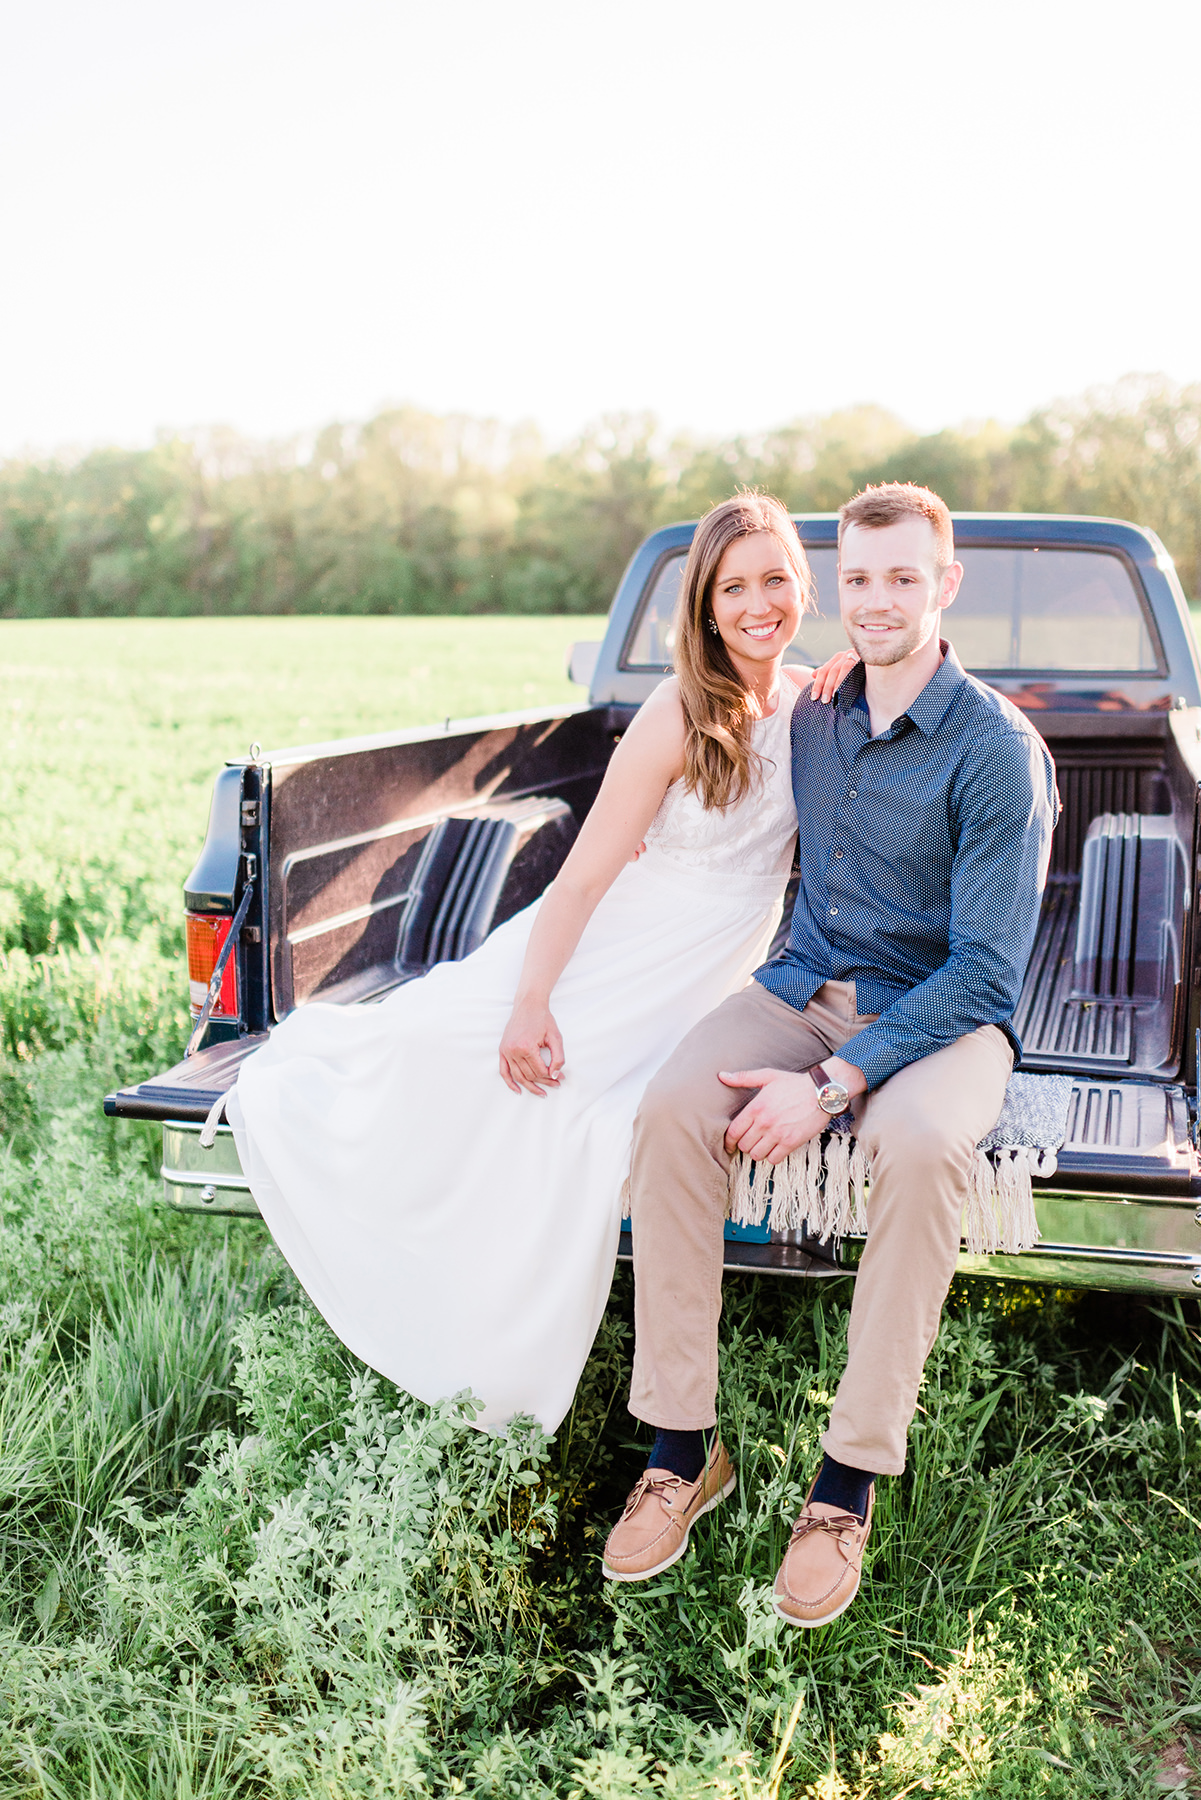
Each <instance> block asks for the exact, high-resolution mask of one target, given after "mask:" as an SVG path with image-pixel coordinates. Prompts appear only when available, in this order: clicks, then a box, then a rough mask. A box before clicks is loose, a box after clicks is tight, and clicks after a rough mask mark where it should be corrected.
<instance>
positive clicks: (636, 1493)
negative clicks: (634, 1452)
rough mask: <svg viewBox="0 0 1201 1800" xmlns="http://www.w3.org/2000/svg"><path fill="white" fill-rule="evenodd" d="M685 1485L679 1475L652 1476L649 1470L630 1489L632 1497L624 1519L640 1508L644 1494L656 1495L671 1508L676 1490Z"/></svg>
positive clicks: (627, 1504)
mask: <svg viewBox="0 0 1201 1800" xmlns="http://www.w3.org/2000/svg"><path fill="white" fill-rule="evenodd" d="M685 1485H686V1484H685V1483H684V1481H683V1480H681V1478H680V1476H678V1475H652V1474H651V1472H650V1470H649V1469H648V1470H647V1471H646V1473H645V1474H644V1475H640V1476H639V1477H638V1479H637V1481H636V1482H635V1483H634V1486H633V1487H632V1488H631V1489H630V1497H629V1499H628V1500H627V1501H626V1509H625V1511H624V1512H623V1513H622V1515H621V1516H622V1518H623V1519H628V1518H629V1517H630V1515H631V1513H633V1512H634V1511H635V1510H636V1509H637V1507H638V1506H639V1504H640V1502H641V1500H642V1497H643V1495H644V1494H654V1495H655V1497H656V1499H658V1500H662V1501H663V1503H664V1505H665V1506H670V1505H671V1502H672V1500H673V1499H674V1498H675V1494H676V1490H678V1489H679V1488H682V1487H684V1486H685Z"/></svg>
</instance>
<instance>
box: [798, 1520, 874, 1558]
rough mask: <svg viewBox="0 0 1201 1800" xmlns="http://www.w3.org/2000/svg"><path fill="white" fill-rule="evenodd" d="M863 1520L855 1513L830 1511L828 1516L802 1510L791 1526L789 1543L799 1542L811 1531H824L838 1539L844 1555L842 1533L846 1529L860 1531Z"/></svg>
mask: <svg viewBox="0 0 1201 1800" xmlns="http://www.w3.org/2000/svg"><path fill="white" fill-rule="evenodd" d="M862 1530H863V1520H862V1519H861V1518H860V1517H859V1516H858V1514H857V1513H849V1512H844V1513H831V1514H830V1515H829V1516H828V1517H826V1516H825V1515H822V1514H818V1513H811V1512H803V1513H802V1514H801V1516H800V1518H799V1519H798V1520H797V1522H796V1524H795V1525H794V1526H793V1528H792V1536H791V1538H790V1539H789V1544H790V1545H792V1544H799V1543H800V1541H801V1539H802V1538H803V1537H808V1535H809V1533H810V1532H811V1531H826V1532H828V1533H829V1534H830V1536H831V1537H833V1538H837V1539H838V1548H839V1549H840V1550H841V1551H842V1553H843V1555H844V1556H845V1555H846V1553H847V1552H846V1545H845V1544H844V1543H843V1541H842V1540H843V1535H844V1533H846V1532H848V1531H862Z"/></svg>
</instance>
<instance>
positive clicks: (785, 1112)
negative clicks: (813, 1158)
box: [718, 1056, 867, 1163]
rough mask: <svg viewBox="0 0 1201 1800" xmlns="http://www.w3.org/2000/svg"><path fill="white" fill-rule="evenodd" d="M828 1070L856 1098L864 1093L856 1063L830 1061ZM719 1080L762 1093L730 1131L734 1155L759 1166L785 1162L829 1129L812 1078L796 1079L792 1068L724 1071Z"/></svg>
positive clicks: (728, 1142) (732, 1123)
mask: <svg viewBox="0 0 1201 1800" xmlns="http://www.w3.org/2000/svg"><path fill="white" fill-rule="evenodd" d="M823 1067H824V1068H825V1069H826V1070H827V1072H828V1073H829V1075H830V1077H831V1079H832V1080H834V1081H840V1082H841V1083H842V1085H843V1086H844V1087H845V1088H846V1090H847V1092H848V1093H849V1094H850V1095H851V1096H852V1097H853V1096H854V1095H856V1094H862V1093H863V1092H864V1091H865V1089H866V1087H867V1083H866V1081H865V1080H864V1079H863V1074H862V1071H861V1070H859V1069H857V1068H856V1067H855V1065H854V1063H847V1062H843V1060H842V1058H841V1057H839V1056H828V1057H827V1058H826V1059H825V1062H824V1064H823ZM718 1080H719V1081H724V1082H725V1084H726V1086H727V1087H735V1088H758V1090H759V1092H758V1093H757V1094H756V1096H755V1098H754V1099H753V1100H752V1101H751V1102H750V1103H749V1105H747V1106H744V1107H743V1109H742V1111H741V1112H740V1113H738V1114H737V1115H736V1116H735V1117H734V1118H733V1119H731V1120H730V1123H729V1125H728V1126H727V1128H726V1149H727V1150H728V1151H729V1152H730V1154H731V1155H733V1154H734V1152H735V1151H736V1150H741V1151H742V1153H743V1155H744V1156H750V1157H753V1158H754V1160H755V1161H756V1162H765V1163H780V1162H783V1161H784V1158H785V1157H786V1156H789V1155H791V1153H792V1152H793V1151H794V1150H797V1149H799V1148H800V1146H801V1145H802V1144H807V1143H808V1142H809V1139H810V1138H813V1137H817V1135H818V1133H819V1132H822V1131H826V1130H828V1129H829V1125H830V1115H829V1113H827V1112H823V1110H822V1108H821V1107H820V1106H819V1105H818V1104H817V1088H816V1087H815V1086H814V1083H813V1079H812V1077H811V1076H810V1075H809V1074H808V1073H806V1074H804V1075H797V1074H795V1073H794V1072H793V1071H792V1070H790V1069H736V1070H733V1071H726V1070H724V1069H722V1070H719V1072H718Z"/></svg>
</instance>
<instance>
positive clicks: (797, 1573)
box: [772, 1482, 876, 1626]
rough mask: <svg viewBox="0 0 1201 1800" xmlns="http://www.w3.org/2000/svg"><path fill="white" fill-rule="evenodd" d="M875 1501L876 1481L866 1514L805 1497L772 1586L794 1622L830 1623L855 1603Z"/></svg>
mask: <svg viewBox="0 0 1201 1800" xmlns="http://www.w3.org/2000/svg"><path fill="white" fill-rule="evenodd" d="M812 1491H813V1490H812V1489H810V1492H811V1493H812ZM875 1503H876V1487H875V1483H874V1482H873V1483H872V1487H871V1490H870V1492H869V1494H868V1501H867V1517H866V1519H860V1518H858V1517H857V1516H856V1514H854V1513H849V1512H844V1511H843V1510H842V1508H841V1507H839V1506H829V1505H827V1503H826V1502H825V1501H824V1500H817V1501H814V1500H807V1501H806V1502H805V1506H804V1510H803V1511H802V1513H801V1516H800V1518H799V1519H798V1520H797V1522H796V1524H795V1525H794V1526H793V1528H792V1538H791V1540H790V1542H789V1545H788V1549H787V1550H786V1551H785V1553H784V1561H783V1562H782V1563H781V1564H780V1573H779V1574H778V1575H777V1576H776V1585H775V1587H774V1589H773V1590H772V1606H773V1608H774V1610H775V1611H776V1612H777V1613H779V1615H780V1617H781V1618H782V1619H786V1620H787V1622H788V1623H789V1624H790V1625H809V1626H813V1625H828V1624H829V1623H830V1620H831V1619H836V1618H837V1617H838V1615H839V1613H843V1612H845V1611H846V1609H847V1607H848V1606H849V1605H850V1604H851V1601H852V1600H853V1599H854V1598H855V1595H856V1594H857V1593H858V1592H859V1577H860V1574H861V1572H862V1569H863V1552H864V1548H865V1546H866V1544H867V1537H868V1533H869V1532H870V1530H871V1528H872V1509H873V1507H874V1506H875Z"/></svg>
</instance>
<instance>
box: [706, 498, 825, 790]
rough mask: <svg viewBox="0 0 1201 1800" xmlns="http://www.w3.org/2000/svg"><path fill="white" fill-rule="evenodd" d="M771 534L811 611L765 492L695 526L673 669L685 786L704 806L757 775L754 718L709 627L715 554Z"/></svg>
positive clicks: (807, 589) (807, 577) (809, 594)
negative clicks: (742, 540) (759, 534)
mask: <svg viewBox="0 0 1201 1800" xmlns="http://www.w3.org/2000/svg"><path fill="white" fill-rule="evenodd" d="M757 531H767V532H770V533H771V535H772V537H774V538H775V539H776V540H777V541H778V543H779V545H780V548H781V550H782V551H783V553H784V560H785V561H786V562H787V563H788V565H789V567H790V568H791V569H792V572H793V574H794V575H795V576H796V578H797V581H798V583H799V585H800V589H801V607H802V610H803V611H804V612H811V611H812V610H813V609H814V602H813V577H812V575H811V574H810V572H809V564H808V561H807V560H806V557H805V552H804V550H803V549H802V548H801V540H800V538H799V537H798V536H797V533H796V526H795V525H794V524H793V522H792V520H791V519H790V518H789V516H788V512H787V510H786V508H785V507H784V506H782V505H781V503H780V501H778V500H776V499H774V498H773V497H772V495H771V494H759V493H752V492H744V493H741V494H735V496H734V498H733V499H732V500H723V501H722V502H721V504H720V505H719V506H715V507H713V508H711V510H710V511H709V512H707V513H706V514H705V516H704V518H703V519H702V520H701V522H700V524H699V525H698V526H697V528H696V535H695V537H694V538H693V540H692V548H691V549H690V550H689V552H688V561H687V562H686V563H685V565H684V579H683V581H682V583H681V586H680V597H679V600H678V601H677V602H676V616H675V638H676V642H675V672H676V680H677V681H678V682H679V684H680V699H681V701H682V702H683V706H684V726H685V736H684V785H685V787H686V788H687V789H688V791H689V792H690V793H698V794H699V795H700V797H701V804H702V805H703V806H705V807H721V808H725V807H727V806H732V805H733V804H734V802H735V801H736V800H741V799H742V797H743V795H744V794H745V793H746V792H747V791H748V790H749V788H750V787H751V785H752V783H753V782H754V781H755V780H756V778H757V777H758V774H759V758H758V755H757V754H756V752H755V751H754V749H753V748H752V747H751V731H752V728H753V726H754V723H755V717H756V715H755V714H754V713H753V712H752V711H751V710H750V707H749V706H748V704H747V690H746V688H745V686H744V685H743V682H742V679H741V677H740V676H739V673H738V671H737V669H736V668H735V667H734V663H733V660H732V658H731V656H730V653H729V651H728V650H727V649H726V646H725V644H724V642H723V641H722V639H721V637H720V636H719V635H718V634H717V633H716V632H714V631H713V629H712V623H711V622H712V619H713V611H712V597H713V583H714V581H715V579H716V577H717V571H718V568H719V566H720V564H721V559H722V557H723V556H724V555H725V553H726V551H727V550H728V549H729V547H730V545H731V544H733V543H736V542H737V541H738V539H739V538H744V537H750V536H751V535H752V533H754V532H757Z"/></svg>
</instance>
